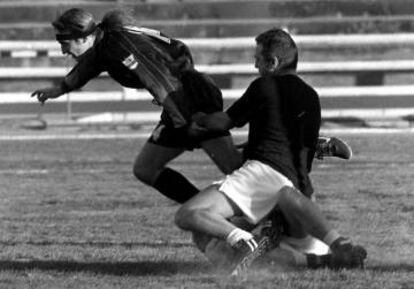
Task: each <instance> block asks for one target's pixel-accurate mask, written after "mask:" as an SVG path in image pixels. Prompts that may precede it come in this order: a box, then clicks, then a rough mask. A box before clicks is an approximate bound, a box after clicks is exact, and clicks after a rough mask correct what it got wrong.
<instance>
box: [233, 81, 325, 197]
mask: <svg viewBox="0 0 414 289" xmlns="http://www.w3.org/2000/svg"><path fill="white" fill-rule="evenodd" d="M227 114H228V115H229V117H230V118H231V120H232V121H233V124H234V126H236V127H241V126H244V125H245V124H247V123H249V136H248V146H247V148H246V150H245V154H246V158H247V159H254V160H259V161H261V162H263V163H265V164H267V165H270V166H271V167H273V168H274V169H275V170H277V171H279V172H280V173H282V174H283V175H285V176H286V177H288V178H289V179H290V180H291V181H292V182H293V184H294V185H295V186H296V187H297V188H298V189H299V190H300V191H302V192H303V193H304V194H305V195H307V196H310V195H311V194H312V192H313V189H312V185H311V183H310V179H309V176H308V173H309V172H310V170H311V166H312V160H313V156H314V153H315V146H316V142H317V139H318V135H319V128H320V122H321V108H320V103H319V97H318V95H317V93H316V92H315V90H314V89H313V88H311V87H310V86H309V85H307V84H306V83H305V82H304V81H303V80H302V79H300V78H299V77H298V76H296V75H283V76H266V77H260V78H258V79H256V80H255V81H253V82H252V84H251V85H250V86H249V87H248V89H247V90H246V92H245V93H244V95H243V96H242V97H241V98H240V99H238V100H237V101H236V102H235V103H234V104H233V105H232V106H231V107H230V108H229V109H228V110H227Z"/></svg>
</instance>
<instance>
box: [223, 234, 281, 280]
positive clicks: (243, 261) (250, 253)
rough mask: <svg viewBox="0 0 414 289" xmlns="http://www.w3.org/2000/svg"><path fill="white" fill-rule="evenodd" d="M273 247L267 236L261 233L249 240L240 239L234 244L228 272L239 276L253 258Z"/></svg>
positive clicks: (243, 272)
mask: <svg viewBox="0 0 414 289" xmlns="http://www.w3.org/2000/svg"><path fill="white" fill-rule="evenodd" d="M273 248H274V246H273V242H272V240H271V238H270V237H269V236H266V235H262V236H258V237H255V238H252V239H250V240H247V241H246V240H240V241H238V242H237V243H236V244H235V245H234V246H233V250H234V256H233V259H232V261H231V265H230V266H229V268H228V272H229V273H230V275H233V276H241V275H243V274H245V273H246V272H247V269H248V268H249V267H250V265H251V264H252V263H253V261H254V260H256V259H257V258H259V257H260V256H263V255H264V254H265V253H266V252H269V251H270V250H272V249H273Z"/></svg>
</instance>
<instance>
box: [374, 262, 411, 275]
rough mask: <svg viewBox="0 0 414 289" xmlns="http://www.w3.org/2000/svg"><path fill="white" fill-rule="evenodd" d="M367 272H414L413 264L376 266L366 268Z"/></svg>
mask: <svg viewBox="0 0 414 289" xmlns="http://www.w3.org/2000/svg"><path fill="white" fill-rule="evenodd" d="M367 270H373V271H376V272H391V273H392V272H407V273H411V272H414V264H406V263H400V264H378V265H372V266H367Z"/></svg>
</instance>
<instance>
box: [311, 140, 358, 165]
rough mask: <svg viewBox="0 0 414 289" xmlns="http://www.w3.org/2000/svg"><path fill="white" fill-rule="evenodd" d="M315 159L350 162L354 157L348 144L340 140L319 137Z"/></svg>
mask: <svg viewBox="0 0 414 289" xmlns="http://www.w3.org/2000/svg"><path fill="white" fill-rule="evenodd" d="M315 157H316V158H317V159H320V160H322V159H323V158H324V157H337V158H341V159H345V160H349V159H350V158H351V157H352V149H351V147H350V146H349V145H348V144H347V143H346V142H344V141H343V140H341V139H339V138H336V137H319V138H318V143H317V145H316V153H315Z"/></svg>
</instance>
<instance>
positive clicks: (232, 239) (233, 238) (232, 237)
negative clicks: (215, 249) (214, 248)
mask: <svg viewBox="0 0 414 289" xmlns="http://www.w3.org/2000/svg"><path fill="white" fill-rule="evenodd" d="M250 239H253V235H252V234H251V233H249V232H247V231H245V230H242V229H240V228H235V229H234V230H233V231H231V232H230V233H229V234H228V236H227V238H226V242H227V243H229V244H230V246H234V245H235V244H236V243H237V242H239V241H240V240H245V241H248V240H250Z"/></svg>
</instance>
